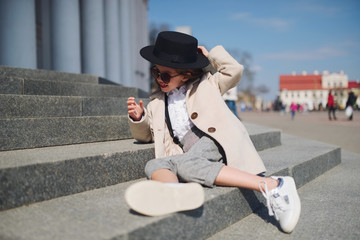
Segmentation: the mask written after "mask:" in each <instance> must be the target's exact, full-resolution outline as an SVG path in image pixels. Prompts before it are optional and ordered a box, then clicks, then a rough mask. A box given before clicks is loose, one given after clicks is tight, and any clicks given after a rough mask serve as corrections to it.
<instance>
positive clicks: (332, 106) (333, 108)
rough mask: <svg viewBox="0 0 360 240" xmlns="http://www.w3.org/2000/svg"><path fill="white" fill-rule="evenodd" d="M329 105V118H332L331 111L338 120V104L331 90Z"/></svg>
mask: <svg viewBox="0 0 360 240" xmlns="http://www.w3.org/2000/svg"><path fill="white" fill-rule="evenodd" d="M327 106H328V110H329V120H330V121H331V120H332V119H331V113H332V115H333V118H334V120H336V116H335V110H336V106H335V101H334V96H333V95H332V94H331V90H330V91H329V96H328V102H327Z"/></svg>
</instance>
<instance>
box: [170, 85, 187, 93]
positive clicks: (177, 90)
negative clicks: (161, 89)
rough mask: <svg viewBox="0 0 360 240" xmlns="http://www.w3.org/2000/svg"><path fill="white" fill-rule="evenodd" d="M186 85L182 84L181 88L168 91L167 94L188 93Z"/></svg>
mask: <svg viewBox="0 0 360 240" xmlns="http://www.w3.org/2000/svg"><path fill="white" fill-rule="evenodd" d="M186 90H187V89H186V85H183V86H181V87H180V88H175V89H173V90H171V91H170V92H167V93H166V95H167V96H171V95H185V94H186Z"/></svg>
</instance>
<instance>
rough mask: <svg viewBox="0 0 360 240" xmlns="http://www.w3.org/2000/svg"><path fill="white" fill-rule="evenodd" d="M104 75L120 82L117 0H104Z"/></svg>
mask: <svg viewBox="0 0 360 240" xmlns="http://www.w3.org/2000/svg"><path fill="white" fill-rule="evenodd" d="M104 12H105V19H104V21H105V63H106V64H105V77H106V78H107V79H109V80H111V81H113V82H115V83H119V84H120V83H121V74H120V71H121V60H120V32H119V31H120V25H119V1H118V0H105V1H104Z"/></svg>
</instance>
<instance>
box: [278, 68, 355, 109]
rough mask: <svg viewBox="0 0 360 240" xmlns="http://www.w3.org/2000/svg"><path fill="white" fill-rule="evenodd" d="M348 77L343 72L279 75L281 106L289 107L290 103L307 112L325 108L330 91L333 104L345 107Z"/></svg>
mask: <svg viewBox="0 0 360 240" xmlns="http://www.w3.org/2000/svg"><path fill="white" fill-rule="evenodd" d="M348 86H349V81H348V76H347V75H346V74H344V72H343V71H341V72H340V73H329V72H328V71H324V72H323V73H322V74H319V72H318V71H315V72H314V73H313V74H308V73H307V72H305V71H304V72H302V74H296V73H292V74H291V75H280V99H281V101H282V103H283V105H286V106H287V107H289V106H290V105H291V103H292V102H294V103H296V104H300V105H303V106H305V107H306V108H308V110H313V109H319V108H320V109H321V108H326V104H327V100H328V94H329V91H330V90H331V91H332V94H333V95H334V99H335V102H336V103H337V105H338V106H339V107H341V108H344V107H345V104H346V100H347V95H348V93H347V92H348Z"/></svg>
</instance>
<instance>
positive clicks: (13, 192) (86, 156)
mask: <svg viewBox="0 0 360 240" xmlns="http://www.w3.org/2000/svg"><path fill="white" fill-rule="evenodd" d="M245 126H246V128H247V129H248V131H249V134H250V138H251V139H252V140H253V142H254V145H255V147H256V149H257V150H258V151H260V150H264V149H265V148H273V147H276V146H279V145H280V132H279V131H278V130H274V129H270V128H266V127H262V126H258V125H253V124H245ZM134 142H135V140H134V139H128V140H119V141H109V142H97V143H88V144H76V145H68V146H58V147H46V148H37V149H25V150H15V151H3V152H0V179H2V180H1V182H0V203H2V204H1V205H0V210H4V209H9V208H14V207H18V206H21V205H24V204H29V203H33V202H38V201H44V200H49V199H52V198H56V197H60V196H64V195H69V194H74V193H78V192H83V191H86V190H90V189H95V188H100V187H105V186H109V185H113V184H117V183H120V182H125V181H130V180H133V179H138V178H143V177H145V175H144V166H145V163H146V162H147V161H148V160H150V159H153V158H154V149H153V144H137V143H135V144H134Z"/></svg>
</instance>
